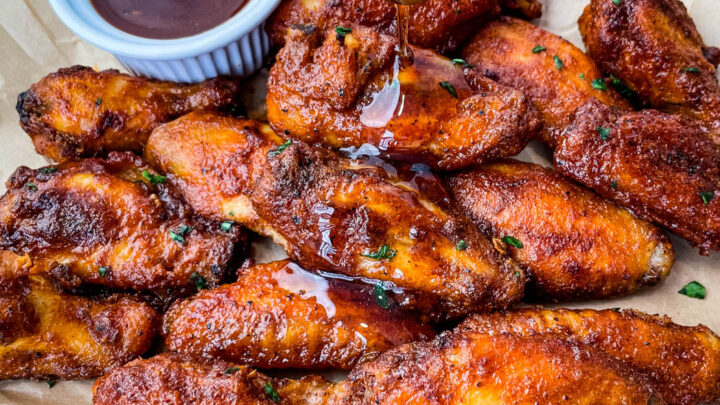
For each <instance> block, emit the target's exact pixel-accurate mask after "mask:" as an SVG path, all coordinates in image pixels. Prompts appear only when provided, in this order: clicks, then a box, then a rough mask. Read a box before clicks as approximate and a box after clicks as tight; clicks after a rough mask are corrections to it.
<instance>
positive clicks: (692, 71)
mask: <svg viewBox="0 0 720 405" xmlns="http://www.w3.org/2000/svg"><path fill="white" fill-rule="evenodd" d="M683 70H684V71H685V72H687V73H700V69H699V68H696V67H686V68H684V69H683Z"/></svg>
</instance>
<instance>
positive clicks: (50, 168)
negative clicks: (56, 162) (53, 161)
mask: <svg viewBox="0 0 720 405" xmlns="http://www.w3.org/2000/svg"><path fill="white" fill-rule="evenodd" d="M57 170H58V168H57V167H55V166H48V167H43V168H42V169H40V173H44V174H48V173H55V172H56V171H57Z"/></svg>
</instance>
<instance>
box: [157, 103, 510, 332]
mask: <svg viewBox="0 0 720 405" xmlns="http://www.w3.org/2000/svg"><path fill="white" fill-rule="evenodd" d="M281 142H282V141H281V140H279V139H276V136H275V135H274V134H272V133H271V131H269V129H267V128H266V129H265V130H264V131H263V130H262V128H261V127H259V125H258V124H257V123H254V122H252V121H248V120H237V119H232V118H224V117H219V116H217V115H215V114H210V113H192V114H190V115H187V116H185V117H183V118H181V119H179V120H176V121H174V122H172V123H170V124H166V125H164V126H162V127H160V128H158V129H157V130H155V131H154V133H153V135H152V136H151V137H150V140H149V142H148V147H147V150H146V155H147V156H148V160H149V161H150V162H151V163H152V164H153V165H154V166H155V167H158V168H160V170H162V171H164V172H167V173H169V177H170V179H171V181H172V182H173V183H174V184H177V185H178V187H179V189H180V190H181V192H182V193H183V195H184V196H185V197H186V198H187V199H188V200H189V203H190V204H191V205H192V206H193V207H194V208H195V209H196V210H197V211H198V212H200V213H202V214H205V215H210V216H213V217H215V218H218V219H223V220H236V221H239V222H241V223H243V224H244V225H246V226H248V227H250V228H252V229H254V230H256V231H258V232H260V233H263V234H265V235H270V236H272V237H273V238H274V239H275V241H276V242H278V243H279V244H280V245H282V246H283V247H285V250H286V251H287V252H288V254H289V256H290V257H291V258H293V259H294V260H297V261H298V263H299V264H301V265H302V266H303V267H305V268H312V269H323V270H327V271H333V272H337V273H342V274H346V275H350V276H355V277H366V278H371V279H377V280H381V281H383V282H385V284H386V287H388V288H390V287H392V286H395V287H398V288H401V289H405V290H406V292H407V293H410V294H412V295H414V296H415V297H416V300H415V301H414V302H413V301H409V302H408V305H409V306H410V305H411V306H414V307H415V308H418V309H420V310H421V311H422V312H423V314H424V315H425V316H427V317H432V318H453V317H458V316H462V315H463V314H467V313H468V312H469V311H487V310H491V309H494V308H504V307H507V306H508V305H510V304H512V303H513V302H515V301H516V300H517V299H518V298H519V297H520V296H521V295H522V290H523V284H524V275H523V273H522V271H520V270H519V269H518V268H517V266H516V265H515V264H514V263H513V262H512V261H511V260H510V259H507V258H505V257H503V256H502V255H501V254H500V253H499V252H497V251H496V250H495V249H494V248H493V246H492V244H491V243H490V241H489V240H487V239H485V238H484V237H482V236H481V235H480V234H479V232H478V231H477V230H476V229H475V228H474V226H473V225H472V224H471V223H470V222H469V221H468V220H467V218H465V217H464V216H463V215H461V214H460V213H459V212H458V211H457V210H456V209H455V208H454V207H453V206H451V205H448V206H445V205H443V204H441V203H437V202H435V201H433V200H430V199H428V198H427V196H426V195H425V194H424V193H421V192H420V191H418V190H417V189H413V188H412V187H413V186H412V183H411V182H407V181H402V180H401V179H399V178H395V177H393V176H392V175H390V174H389V173H388V172H386V171H384V170H383V169H382V168H379V167H375V166H370V165H369V164H368V163H367V162H363V161H361V160H353V159H346V158H343V157H340V156H339V155H337V154H335V153H333V152H331V151H328V150H326V149H322V148H313V147H309V146H307V145H305V144H302V143H298V142H295V143H292V144H289V145H286V146H285V147H284V148H279V147H278V144H280V143H281ZM460 240H464V242H465V244H466V246H467V248H466V249H465V250H459V249H457V248H456V245H457V244H458V242H459V241H460ZM383 246H385V248H383ZM383 252H384V253H383ZM373 256H374V257H373Z"/></svg>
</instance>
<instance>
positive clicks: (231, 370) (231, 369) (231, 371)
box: [225, 367, 240, 374]
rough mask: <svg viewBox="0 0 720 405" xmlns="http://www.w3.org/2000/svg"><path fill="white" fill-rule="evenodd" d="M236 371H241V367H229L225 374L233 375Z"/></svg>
mask: <svg viewBox="0 0 720 405" xmlns="http://www.w3.org/2000/svg"><path fill="white" fill-rule="evenodd" d="M236 371H240V367H228V368H227V369H225V374H232V373H234V372H236Z"/></svg>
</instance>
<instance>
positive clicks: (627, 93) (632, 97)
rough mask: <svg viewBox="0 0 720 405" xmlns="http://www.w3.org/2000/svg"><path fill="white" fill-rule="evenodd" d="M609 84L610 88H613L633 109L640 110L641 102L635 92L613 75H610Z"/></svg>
mask: <svg viewBox="0 0 720 405" xmlns="http://www.w3.org/2000/svg"><path fill="white" fill-rule="evenodd" d="M610 83H612V86H613V87H614V88H615V90H616V91H617V92H618V93H620V95H621V96H623V97H624V98H625V99H626V100H627V101H629V102H630V104H632V106H633V107H635V108H637V109H640V108H641V107H642V100H640V98H639V97H638V94H637V92H636V91H635V90H633V89H631V88H630V87H628V85H627V84H625V82H623V81H622V80H620V79H618V78H617V77H615V76H613V75H610Z"/></svg>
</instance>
